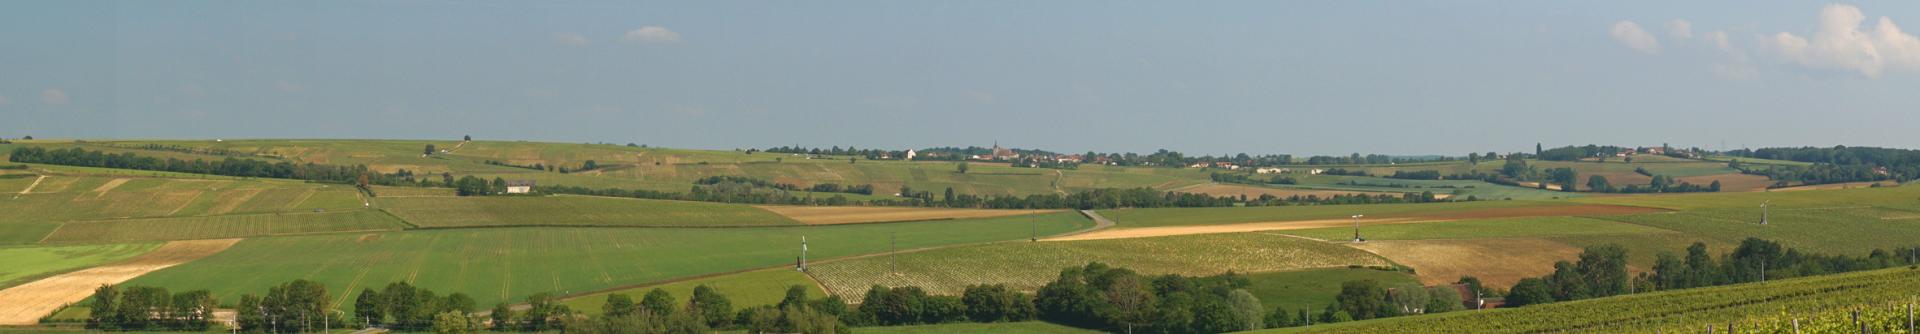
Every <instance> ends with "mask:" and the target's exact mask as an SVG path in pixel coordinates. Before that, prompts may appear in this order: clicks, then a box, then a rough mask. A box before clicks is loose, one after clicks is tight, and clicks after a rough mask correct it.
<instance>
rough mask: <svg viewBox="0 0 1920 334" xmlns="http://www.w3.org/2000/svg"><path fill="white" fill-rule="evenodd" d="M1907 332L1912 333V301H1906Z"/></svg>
mask: <svg viewBox="0 0 1920 334" xmlns="http://www.w3.org/2000/svg"><path fill="white" fill-rule="evenodd" d="M1907 333H1913V303H1907Z"/></svg>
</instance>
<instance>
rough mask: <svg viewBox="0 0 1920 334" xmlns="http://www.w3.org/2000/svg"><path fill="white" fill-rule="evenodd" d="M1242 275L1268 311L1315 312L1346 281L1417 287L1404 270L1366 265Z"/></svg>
mask: <svg viewBox="0 0 1920 334" xmlns="http://www.w3.org/2000/svg"><path fill="white" fill-rule="evenodd" d="M1246 277H1247V281H1248V282H1251V283H1253V285H1252V286H1249V287H1247V292H1251V293H1253V296H1254V297H1260V306H1265V307H1266V308H1267V310H1269V311H1271V310H1274V309H1287V310H1293V311H1296V312H1297V311H1298V310H1300V309H1308V312H1310V313H1318V312H1319V311H1320V309H1323V308H1326V307H1327V304H1331V303H1333V297H1334V296H1336V295H1339V294H1340V284H1341V283H1345V282H1348V281H1359V280H1373V281H1375V282H1380V286H1384V287H1390V288H1411V287H1418V286H1420V281H1418V280H1414V279H1413V275H1408V274H1407V273H1406V272H1400V271H1385V270H1376V269H1368V268H1334V269H1312V270H1299V271H1277V272H1266V273H1253V274H1246Z"/></svg>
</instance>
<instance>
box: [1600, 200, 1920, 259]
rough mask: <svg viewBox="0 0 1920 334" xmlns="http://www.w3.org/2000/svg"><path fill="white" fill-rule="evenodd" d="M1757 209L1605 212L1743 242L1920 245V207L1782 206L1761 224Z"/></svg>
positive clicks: (1813, 248) (1857, 252) (1847, 247)
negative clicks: (1755, 238)
mask: <svg viewBox="0 0 1920 334" xmlns="http://www.w3.org/2000/svg"><path fill="white" fill-rule="evenodd" d="M1758 211H1759V210H1757V209H1739V210H1734V209H1711V210H1696V211H1687V212H1676V213H1661V214H1641V215H1626V216H1611V217H1603V218H1602V219H1607V220H1615V221H1621V222H1627V223H1633V224H1639V225H1644V226H1650V227H1656V228H1661V229H1667V230H1673V231H1680V232H1685V233H1687V234H1689V235H1693V236H1696V237H1699V238H1702V239H1711V240H1717V241H1720V242H1724V243H1730V244H1731V243H1739V242H1740V240H1741V239H1745V238H1747V237H1757V238H1761V239H1768V240H1775V241H1779V242H1780V243H1781V244H1782V245H1784V246H1788V247H1793V248H1796V249H1799V250H1800V251H1803V252H1815V253H1826V254H1847V255H1853V256H1861V255H1866V254H1867V252H1870V251H1873V250H1874V249H1889V250H1890V249H1893V248H1895V247H1913V246H1915V245H1920V219H1912V218H1915V217H1920V213H1916V212H1911V211H1902V210H1889V209H1875V208H1831V209H1777V210H1773V212H1772V217H1771V219H1769V222H1768V224H1767V225H1760V224H1759V221H1760V213H1759V212H1758Z"/></svg>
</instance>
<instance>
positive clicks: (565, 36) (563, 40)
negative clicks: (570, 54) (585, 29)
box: [553, 32, 592, 46]
mask: <svg viewBox="0 0 1920 334" xmlns="http://www.w3.org/2000/svg"><path fill="white" fill-rule="evenodd" d="M553 42H554V43H555V44H560V45H565V46H586V45H587V44H589V43H592V41H591V40H588V39H587V36H580V34H575V33H566V32H562V33H554V34H553Z"/></svg>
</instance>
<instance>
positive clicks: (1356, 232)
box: [1353, 215, 1367, 242]
mask: <svg viewBox="0 0 1920 334" xmlns="http://www.w3.org/2000/svg"><path fill="white" fill-rule="evenodd" d="M1366 216H1367V215H1353V242H1367V239H1362V238H1360V217H1366Z"/></svg>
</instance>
